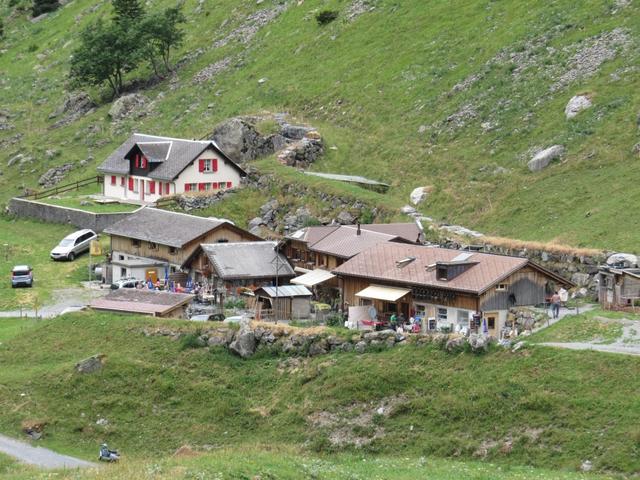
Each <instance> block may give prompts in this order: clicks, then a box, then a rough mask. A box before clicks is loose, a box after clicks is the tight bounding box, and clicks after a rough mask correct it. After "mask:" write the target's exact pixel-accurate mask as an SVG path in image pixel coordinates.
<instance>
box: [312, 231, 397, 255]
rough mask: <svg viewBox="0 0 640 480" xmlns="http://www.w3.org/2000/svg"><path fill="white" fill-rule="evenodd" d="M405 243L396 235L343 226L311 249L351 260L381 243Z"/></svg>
mask: <svg viewBox="0 0 640 480" xmlns="http://www.w3.org/2000/svg"><path fill="white" fill-rule="evenodd" d="M393 241H405V240H404V239H403V238H400V237H398V236H396V235H389V234H386V233H379V232H372V231H370V230H360V234H358V228H357V227H355V226H352V225H343V226H342V227H340V228H339V229H337V230H335V231H333V232H332V233H330V234H329V235H327V236H325V237H324V238H322V239H321V240H319V241H318V242H316V243H314V244H310V245H309V249H310V250H312V251H314V252H318V253H325V254H329V255H334V256H336V257H341V258H351V257H353V256H354V255H357V254H358V253H360V252H362V251H363V250H366V249H368V248H370V247H372V246H374V245H377V244H379V243H386V242H393Z"/></svg>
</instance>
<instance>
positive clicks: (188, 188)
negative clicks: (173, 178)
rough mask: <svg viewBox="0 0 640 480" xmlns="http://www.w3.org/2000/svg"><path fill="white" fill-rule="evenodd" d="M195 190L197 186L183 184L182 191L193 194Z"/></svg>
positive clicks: (194, 184) (195, 184)
mask: <svg viewBox="0 0 640 480" xmlns="http://www.w3.org/2000/svg"><path fill="white" fill-rule="evenodd" d="M196 190H198V184H197V183H185V184H184V191H185V192H195V191H196Z"/></svg>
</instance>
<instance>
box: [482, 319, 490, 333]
mask: <svg viewBox="0 0 640 480" xmlns="http://www.w3.org/2000/svg"><path fill="white" fill-rule="evenodd" d="M482 333H484V334H485V335H486V334H487V333H489V327H487V319H486V318H483V319H482Z"/></svg>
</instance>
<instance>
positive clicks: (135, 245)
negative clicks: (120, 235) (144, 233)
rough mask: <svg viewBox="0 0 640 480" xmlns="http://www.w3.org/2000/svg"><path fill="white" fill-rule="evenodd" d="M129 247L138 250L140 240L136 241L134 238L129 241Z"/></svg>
mask: <svg viewBox="0 0 640 480" xmlns="http://www.w3.org/2000/svg"><path fill="white" fill-rule="evenodd" d="M131 246H132V247H136V248H138V247H139V246H140V240H136V239H135V238H132V239H131Z"/></svg>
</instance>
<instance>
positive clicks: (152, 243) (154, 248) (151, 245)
mask: <svg viewBox="0 0 640 480" xmlns="http://www.w3.org/2000/svg"><path fill="white" fill-rule="evenodd" d="M157 249H158V244H157V243H154V242H149V250H157Z"/></svg>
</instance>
